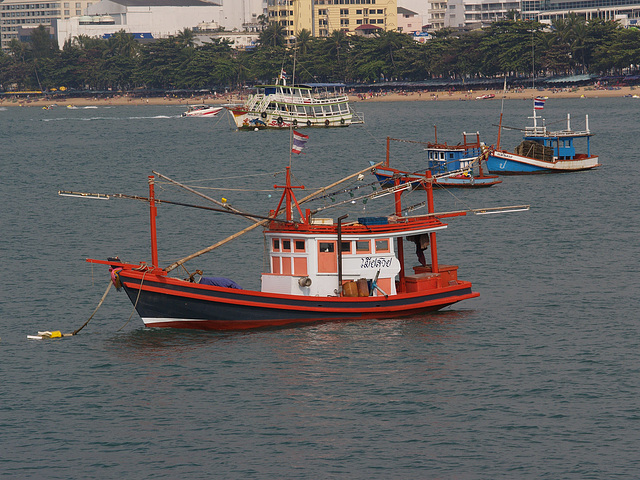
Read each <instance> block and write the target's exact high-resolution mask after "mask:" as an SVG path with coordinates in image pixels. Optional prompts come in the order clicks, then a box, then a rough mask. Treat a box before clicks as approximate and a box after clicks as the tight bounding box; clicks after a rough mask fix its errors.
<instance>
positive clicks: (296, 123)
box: [293, 119, 298, 127]
mask: <svg viewBox="0 0 640 480" xmlns="http://www.w3.org/2000/svg"><path fill="white" fill-rule="evenodd" d="M293 126H294V127H297V126H298V120H295V119H294V120H293Z"/></svg>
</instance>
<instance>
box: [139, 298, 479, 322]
mask: <svg viewBox="0 0 640 480" xmlns="http://www.w3.org/2000/svg"><path fill="white" fill-rule="evenodd" d="M479 295H480V294H479V293H474V294H473V295H471V297H477V296H479ZM466 298H469V297H465V298H460V299H455V300H453V301H451V302H450V303H447V304H444V305H438V306H434V307H432V308H416V309H411V310H406V311H403V312H402V313H401V314H398V313H397V312H395V314H391V313H393V312H390V314H389V315H384V314H383V315H380V314H376V315H373V314H371V315H366V314H362V315H358V316H353V317H324V318H322V317H319V318H312V319H309V318H288V319H281V320H275V319H274V320H257V321H256V320H186V319H185V320H173V319H166V321H160V322H154V323H153V324H146V323H145V326H146V327H148V328H183V329H184V328H187V329H192V330H218V331H223V330H250V329H256V328H270V327H285V326H294V325H312V324H315V323H323V322H349V321H352V320H373V319H380V320H382V319H387V318H397V317H400V316H403V317H407V316H411V315H416V314H421V313H427V312H435V311H438V310H441V309H443V308H445V307H448V306H449V305H452V304H454V303H456V302H458V301H460V300H464V299H466ZM143 321H144V319H143Z"/></svg>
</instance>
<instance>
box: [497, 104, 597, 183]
mask: <svg viewBox="0 0 640 480" xmlns="http://www.w3.org/2000/svg"><path fill="white" fill-rule="evenodd" d="M545 100H546V99H544V98H536V99H534V102H533V116H532V117H529V118H531V119H533V126H531V127H526V128H525V129H524V137H523V140H522V142H521V143H520V144H519V145H518V146H517V147H516V148H515V150H514V151H513V152H508V151H506V150H501V149H500V131H499V133H498V142H497V146H496V148H495V149H492V150H491V151H490V152H489V155H488V157H487V169H488V170H489V172H491V173H498V174H501V175H519V174H530V173H557V172H576V171H580V170H588V169H590V168H595V167H599V166H600V164H599V163H598V161H599V158H598V157H597V156H596V155H591V143H590V139H591V137H592V136H593V134H592V133H591V131H590V130H589V115H586V116H585V129H584V130H572V129H571V116H570V115H569V114H567V126H566V128H565V129H564V130H556V131H552V130H548V129H547V127H546V125H545V124H544V118H542V117H539V116H537V115H536V111H537V110H542V109H543V108H544V102H545ZM538 120H541V121H542V125H538ZM501 128H502V116H501V118H500V126H499V129H501ZM576 140H584V141H585V143H586V151H585V152H583V153H579V152H576V146H575V145H574V141H576Z"/></svg>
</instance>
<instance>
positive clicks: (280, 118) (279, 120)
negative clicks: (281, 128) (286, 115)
mask: <svg viewBox="0 0 640 480" xmlns="http://www.w3.org/2000/svg"><path fill="white" fill-rule="evenodd" d="M277 122H278V125H282V122H283V120H282V117H278V120H277Z"/></svg>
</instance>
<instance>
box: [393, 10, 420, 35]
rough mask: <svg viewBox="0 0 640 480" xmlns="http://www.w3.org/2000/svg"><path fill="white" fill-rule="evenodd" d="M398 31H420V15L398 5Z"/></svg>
mask: <svg viewBox="0 0 640 480" xmlns="http://www.w3.org/2000/svg"><path fill="white" fill-rule="evenodd" d="M398 31H399V32H400V33H413V32H419V31H422V16H420V15H418V13H417V12H414V11H413V10H409V9H408V8H404V7H398Z"/></svg>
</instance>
